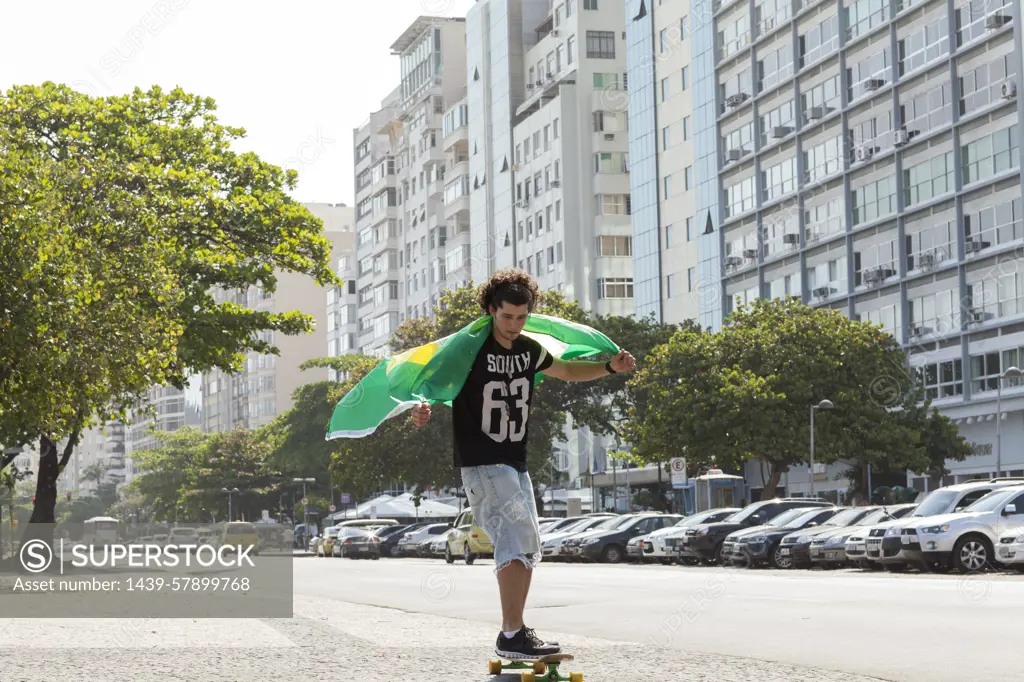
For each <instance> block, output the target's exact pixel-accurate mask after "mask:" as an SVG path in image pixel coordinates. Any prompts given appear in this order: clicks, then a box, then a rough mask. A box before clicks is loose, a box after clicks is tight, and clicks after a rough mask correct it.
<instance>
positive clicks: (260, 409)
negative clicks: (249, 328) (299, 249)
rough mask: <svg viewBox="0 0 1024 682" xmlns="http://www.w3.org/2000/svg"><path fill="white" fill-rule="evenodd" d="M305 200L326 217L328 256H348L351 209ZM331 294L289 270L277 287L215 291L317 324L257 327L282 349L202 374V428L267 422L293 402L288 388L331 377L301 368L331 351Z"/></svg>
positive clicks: (222, 298) (220, 296)
mask: <svg viewBox="0 0 1024 682" xmlns="http://www.w3.org/2000/svg"><path fill="white" fill-rule="evenodd" d="M303 205H304V206H305V207H306V208H307V209H308V210H309V211H310V213H312V214H313V215H315V216H316V217H318V218H320V219H321V220H322V221H323V223H324V236H325V237H327V238H328V239H329V240H330V241H331V244H332V249H331V262H332V263H334V264H337V263H338V262H339V261H340V260H341V259H343V258H345V256H346V255H347V256H348V257H349V258H350V259H351V258H352V252H351V243H352V236H351V235H352V233H353V231H354V225H355V217H354V209H353V208H352V207H350V206H346V205H344V204H318V203H312V204H303ZM346 248H347V249H348V251H347V253H346ZM329 295H330V294H329V291H328V290H327V289H324V288H323V287H321V286H319V285H318V284H317V283H316V282H315V281H314V280H313V279H312V278H311V277H308V276H306V275H301V274H298V273H293V272H278V273H277V289H276V291H274V292H273V293H270V292H267V291H263V290H261V289H260V288H259V287H250V288H249V289H248V290H247V291H238V290H233V291H225V290H219V291H216V292H214V298H215V300H217V301H218V302H223V301H229V300H230V301H234V302H235V303H237V304H239V305H244V306H247V307H249V308H252V309H255V310H265V311H268V312H274V313H281V312H287V311H292V310H298V311H301V312H303V313H305V314H307V315H311V316H312V317H313V318H314V320H315V323H316V327H315V329H314V331H313V332H312V333H310V334H302V335H298V336H286V335H283V334H276V333H275V332H273V331H265V332H261V334H262V338H263V340H265V341H266V342H268V343H271V344H273V345H275V346H277V347H278V348H279V349H280V355H263V354H260V353H250V354H249V357H248V358H247V359H246V362H245V366H244V368H243V369H242V371H241V372H237V373H235V374H228V373H226V372H222V371H220V370H214V371H212V372H209V373H207V374H204V375H203V377H202V383H201V386H202V388H201V392H202V430H203V431H205V432H208V433H209V432H220V431H230V430H232V429H234V428H236V427H242V428H257V427H260V426H265V425H266V424H269V423H270V422H271V421H273V419H274V417H276V416H277V415H278V414H280V413H282V412H285V411H286V410H288V409H290V408H291V406H292V393H293V392H294V391H295V389H297V388H298V387H299V386H302V385H303V384H308V383H312V382H315V381H326V380H328V379H329V378H330V377H329V373H328V371H327V370H326V369H322V370H315V369H310V370H305V371H303V370H301V369H299V366H300V365H301V364H302V363H303V362H305V361H306V360H311V359H314V358H321V357H324V356H325V355H327V354H328V353H329V351H330V348H329V345H328V332H327V328H328V326H329V325H328V319H327V318H328V314H327V313H328V304H327V303H326V301H327V300H328V297H329Z"/></svg>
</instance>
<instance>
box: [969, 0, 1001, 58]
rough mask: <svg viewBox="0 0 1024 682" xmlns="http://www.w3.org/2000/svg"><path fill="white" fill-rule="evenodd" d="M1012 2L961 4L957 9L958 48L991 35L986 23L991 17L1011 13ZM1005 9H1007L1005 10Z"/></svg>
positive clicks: (972, 0)
mask: <svg viewBox="0 0 1024 682" xmlns="http://www.w3.org/2000/svg"><path fill="white" fill-rule="evenodd" d="M1010 2H1011V0H970V1H969V2H959V3H957V5H956V7H957V9H956V29H957V33H956V37H957V47H960V46H962V45H966V44H967V43H970V42H972V41H974V40H977V39H978V38H981V37H983V36H985V35H987V34H988V33H989V30H988V29H987V28H986V27H985V23H986V21H987V20H988V18H989V17H990V16H993V15H996V14H1001V15H1003V16H1012V15H1011V13H1010V11H1009V10H1010V7H1009V5H1010ZM1003 8H1005V9H1003ZM1000 9H1003V11H1001V12H1000V11H999V10H1000Z"/></svg>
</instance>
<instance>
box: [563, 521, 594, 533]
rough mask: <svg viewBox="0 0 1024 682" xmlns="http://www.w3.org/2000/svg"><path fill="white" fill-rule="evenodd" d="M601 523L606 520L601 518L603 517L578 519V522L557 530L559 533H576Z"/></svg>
mask: <svg viewBox="0 0 1024 682" xmlns="http://www.w3.org/2000/svg"><path fill="white" fill-rule="evenodd" d="M599 523H604V521H603V520H601V519H583V520H581V521H577V522H576V523H574V524H572V525H571V526H566V527H565V528H562V529H561V530H559V531H557V532H559V533H575V532H577V531H581V530H587V529H588V528H593V527H594V526H596V525H598V524H599Z"/></svg>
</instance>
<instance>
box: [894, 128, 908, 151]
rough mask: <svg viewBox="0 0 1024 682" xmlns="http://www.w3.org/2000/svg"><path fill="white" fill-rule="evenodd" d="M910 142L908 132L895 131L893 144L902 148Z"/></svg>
mask: <svg viewBox="0 0 1024 682" xmlns="http://www.w3.org/2000/svg"><path fill="white" fill-rule="evenodd" d="M909 141H910V136H909V135H907V131H906V130H903V129H902V128H901V129H899V130H896V131H894V132H893V134H892V142H893V144H894V145H896V146H897V147H902V146H903V145H905V144H906V143H907V142H909Z"/></svg>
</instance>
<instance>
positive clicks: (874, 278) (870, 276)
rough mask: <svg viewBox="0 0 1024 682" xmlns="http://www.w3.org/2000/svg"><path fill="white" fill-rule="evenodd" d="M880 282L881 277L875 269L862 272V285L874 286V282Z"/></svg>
mask: <svg viewBox="0 0 1024 682" xmlns="http://www.w3.org/2000/svg"><path fill="white" fill-rule="evenodd" d="M880 281H882V275H881V273H880V272H879V271H878V270H877V269H874V268H873V269H871V270H865V271H864V283H865V284H875V283H876V282H880Z"/></svg>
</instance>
